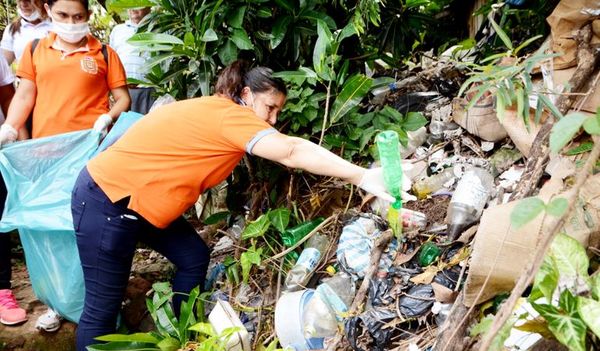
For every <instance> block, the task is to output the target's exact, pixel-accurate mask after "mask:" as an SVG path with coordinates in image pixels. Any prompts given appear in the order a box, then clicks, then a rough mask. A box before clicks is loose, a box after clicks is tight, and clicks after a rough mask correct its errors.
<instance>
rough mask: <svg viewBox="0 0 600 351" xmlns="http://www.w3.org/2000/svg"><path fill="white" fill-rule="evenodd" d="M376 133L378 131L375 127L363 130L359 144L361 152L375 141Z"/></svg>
mask: <svg viewBox="0 0 600 351" xmlns="http://www.w3.org/2000/svg"><path fill="white" fill-rule="evenodd" d="M375 132H376V130H375V128H374V127H373V126H371V127H369V128H367V129H364V130H363V132H362V133H361V136H360V142H359V144H358V147H359V149H360V151H362V150H364V148H365V146H367V144H369V142H370V141H371V140H372V139H373V135H374V134H375Z"/></svg>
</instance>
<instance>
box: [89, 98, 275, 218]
mask: <svg viewBox="0 0 600 351" xmlns="http://www.w3.org/2000/svg"><path fill="white" fill-rule="evenodd" d="M276 132H277V131H276V130H275V129H273V128H272V127H271V126H270V125H269V124H268V123H267V122H265V121H263V120H261V119H260V118H258V116H256V114H255V113H254V111H252V109H250V108H248V107H243V106H240V105H238V104H236V103H235V102H233V101H231V100H230V99H228V98H224V97H218V96H210V97H202V98H196V99H190V100H184V101H179V102H174V103H172V104H169V105H166V106H163V107H160V108H158V109H156V110H155V111H153V112H150V113H149V114H148V115H146V116H145V117H144V118H142V119H140V120H139V121H138V122H136V123H135V124H134V125H133V126H131V128H130V129H129V130H128V131H127V132H126V133H125V135H123V136H122V137H121V138H120V139H119V140H118V141H117V142H116V143H115V144H114V145H113V146H111V147H109V148H108V149H107V150H106V151H104V152H102V153H100V154H99V155H98V156H97V157H96V158H94V159H92V160H91V161H90V162H89V163H88V164H87V168H88V171H89V172H90V175H91V176H92V178H93V179H94V180H95V181H96V183H97V184H98V186H99V187H100V188H101V189H102V190H103V191H104V192H105V193H106V195H107V196H108V198H109V199H110V200H111V201H113V202H116V201H119V200H121V199H123V198H125V197H127V196H130V200H129V205H128V207H129V208H130V209H132V210H134V211H135V212H137V213H138V214H140V215H141V216H142V217H144V218H145V219H146V220H147V221H148V222H150V223H152V224H153V225H155V226H156V227H159V228H165V227H167V226H168V225H169V224H170V223H171V222H172V221H173V220H175V219H176V218H177V217H179V216H180V215H181V214H182V213H183V212H185V211H186V210H187V209H188V208H189V207H190V206H192V205H193V204H194V202H196V200H198V196H200V194H201V193H202V192H204V190H206V189H208V188H210V187H213V186H215V185H217V184H219V183H220V182H221V181H223V180H224V179H226V178H227V176H228V175H229V174H231V172H232V171H233V169H234V168H235V166H236V165H237V164H238V163H239V162H240V160H241V159H242V157H243V156H244V154H245V153H246V152H248V153H251V152H252V147H253V146H254V144H255V143H256V142H257V141H258V140H260V138H262V137H263V136H265V135H267V134H270V133H276Z"/></svg>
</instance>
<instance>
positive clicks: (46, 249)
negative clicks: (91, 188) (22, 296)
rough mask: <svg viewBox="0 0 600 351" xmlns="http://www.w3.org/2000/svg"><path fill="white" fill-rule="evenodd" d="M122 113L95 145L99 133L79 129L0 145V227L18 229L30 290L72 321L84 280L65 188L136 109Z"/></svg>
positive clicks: (77, 313)
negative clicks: (0, 203) (0, 204)
mask: <svg viewBox="0 0 600 351" xmlns="http://www.w3.org/2000/svg"><path fill="white" fill-rule="evenodd" d="M122 116H125V118H123V122H121V123H119V122H120V121H121V119H119V121H118V122H117V123H116V124H115V126H114V127H113V129H112V130H111V133H109V135H108V136H107V137H106V138H105V141H104V142H103V143H102V144H101V145H100V146H98V142H99V139H100V133H98V132H95V131H93V130H84V131H78V132H72V133H65V134H60V135H55V136H51V137H46V138H39V139H33V140H26V141H22V142H17V143H14V144H10V145H7V146H5V147H3V148H2V149H1V150H0V172H2V176H3V178H4V181H5V183H6V188H7V191H8V196H7V198H6V204H5V207H4V212H3V214H2V221H0V232H8V231H11V230H15V229H18V231H19V234H20V236H21V242H22V244H23V249H24V251H25V259H26V262H27V270H28V271H29V277H30V280H31V282H32V287H33V290H34V292H35V294H36V296H37V297H38V299H40V301H42V302H43V303H45V304H46V305H48V306H50V307H51V308H52V309H54V310H55V311H57V312H58V313H59V314H60V315H61V316H63V317H65V318H66V319H68V320H70V321H73V322H77V321H79V316H80V315H81V311H82V310H83V296H84V283H83V272H82V270H81V263H80V261H79V252H78V250H77V244H76V240H75V232H74V229H73V219H72V216H71V190H72V189H73V185H74V184H75V180H76V179H77V176H78V175H79V172H80V171H81V170H82V169H83V167H84V166H85V164H86V163H87V161H88V160H89V159H90V158H91V157H93V155H94V154H95V153H96V152H98V151H99V150H102V149H103V148H105V147H108V146H109V145H110V144H111V143H112V142H114V140H116V139H117V138H118V136H117V137H115V135H117V134H118V135H119V136H120V135H122V134H123V133H124V131H125V130H126V129H127V128H128V126H129V125H130V124H127V122H131V121H132V120H133V119H135V118H134V117H135V116H141V115H139V114H137V113H125V114H123V115H122ZM127 116H128V117H127ZM111 140H112V142H111ZM0 235H5V234H0Z"/></svg>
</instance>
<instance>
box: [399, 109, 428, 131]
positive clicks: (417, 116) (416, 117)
mask: <svg viewBox="0 0 600 351" xmlns="http://www.w3.org/2000/svg"><path fill="white" fill-rule="evenodd" d="M425 124H427V118H425V117H424V116H423V114H422V113H421V112H409V113H408V114H407V115H406V119H405V120H404V123H402V128H404V129H405V130H406V131H409V132H413V131H415V130H417V129H419V128H421V127H423V126H424V125H425Z"/></svg>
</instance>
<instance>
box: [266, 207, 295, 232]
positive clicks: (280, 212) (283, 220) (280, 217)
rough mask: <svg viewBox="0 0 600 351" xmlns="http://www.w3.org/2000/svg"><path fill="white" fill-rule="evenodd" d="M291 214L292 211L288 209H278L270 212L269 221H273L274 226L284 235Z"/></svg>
mask: <svg viewBox="0 0 600 351" xmlns="http://www.w3.org/2000/svg"><path fill="white" fill-rule="evenodd" d="M290 214H291V211H290V210H288V209H287V208H278V209H275V210H272V211H269V213H268V216H269V221H271V224H273V226H274V227H275V228H276V229H277V230H278V231H279V232H280V233H283V231H284V230H285V229H286V228H287V226H288V224H289V223H290Z"/></svg>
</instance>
